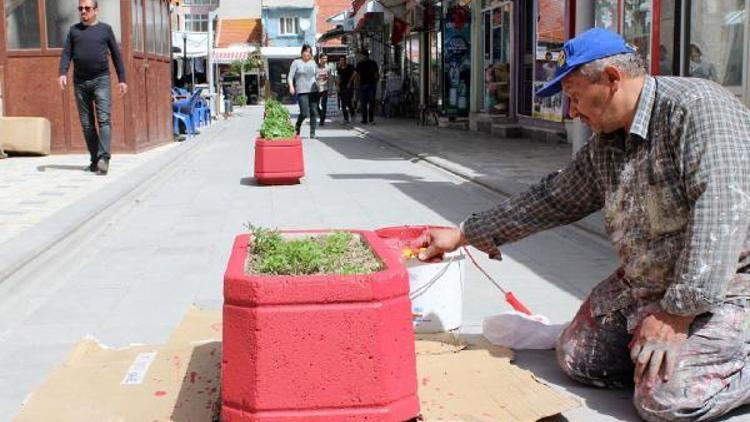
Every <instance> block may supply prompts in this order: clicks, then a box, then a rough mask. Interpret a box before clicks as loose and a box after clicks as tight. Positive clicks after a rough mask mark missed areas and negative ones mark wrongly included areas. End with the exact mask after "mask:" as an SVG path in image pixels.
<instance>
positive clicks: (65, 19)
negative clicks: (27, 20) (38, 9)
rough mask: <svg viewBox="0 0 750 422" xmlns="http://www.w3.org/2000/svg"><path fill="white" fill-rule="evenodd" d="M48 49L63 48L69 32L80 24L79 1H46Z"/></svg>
mask: <svg viewBox="0 0 750 422" xmlns="http://www.w3.org/2000/svg"><path fill="white" fill-rule="evenodd" d="M44 6H45V10H46V12H47V47H49V48H63V47H64V46H65V38H66V37H67V36H68V30H69V29H70V27H71V26H72V25H75V24H76V23H77V22H79V20H80V18H79V13H78V0H46V2H45V5H44Z"/></svg>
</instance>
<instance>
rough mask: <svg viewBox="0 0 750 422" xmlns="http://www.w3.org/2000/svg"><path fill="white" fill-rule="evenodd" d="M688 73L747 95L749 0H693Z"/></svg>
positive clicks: (687, 49) (687, 56)
mask: <svg viewBox="0 0 750 422" xmlns="http://www.w3.org/2000/svg"><path fill="white" fill-rule="evenodd" d="M690 16H691V22H690V42H689V43H688V45H686V46H685V49H686V52H685V57H686V61H687V64H686V66H685V67H686V70H687V76H692V77H696V78H704V79H710V80H712V81H715V82H718V83H720V84H722V85H724V86H725V87H727V88H728V89H730V90H731V91H732V92H734V93H735V94H736V95H737V96H739V97H744V93H745V92H744V88H743V87H744V84H745V80H744V78H745V74H746V70H745V68H744V63H745V60H746V59H747V54H748V51H747V46H746V45H745V30H746V29H745V28H746V25H747V13H746V4H745V0H733V1H722V2H717V1H712V0H695V1H693V2H692V8H691V15H690Z"/></svg>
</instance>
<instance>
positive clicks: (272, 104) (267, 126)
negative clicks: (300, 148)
mask: <svg viewBox="0 0 750 422" xmlns="http://www.w3.org/2000/svg"><path fill="white" fill-rule="evenodd" d="M264 115H265V117H264V119H263V125H261V127H260V137H261V138H263V139H266V140H270V139H289V138H292V137H294V125H292V121H291V116H290V115H289V110H288V109H287V108H286V107H284V106H283V105H281V103H279V102H278V101H275V100H269V101H268V102H266V106H265V113H264Z"/></svg>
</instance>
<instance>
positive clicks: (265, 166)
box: [255, 136, 305, 185]
mask: <svg viewBox="0 0 750 422" xmlns="http://www.w3.org/2000/svg"><path fill="white" fill-rule="evenodd" d="M304 176H305V163H304V160H303V158H302V140H301V139H300V137H299V136H295V137H294V138H290V139H274V140H272V141H270V140H266V139H263V138H260V137H258V138H257V139H255V180H256V181H257V182H258V183H259V184H262V185H290V184H295V183H299V179H301V178H302V177H304Z"/></svg>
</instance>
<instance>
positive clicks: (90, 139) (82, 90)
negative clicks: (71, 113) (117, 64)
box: [74, 75, 112, 163]
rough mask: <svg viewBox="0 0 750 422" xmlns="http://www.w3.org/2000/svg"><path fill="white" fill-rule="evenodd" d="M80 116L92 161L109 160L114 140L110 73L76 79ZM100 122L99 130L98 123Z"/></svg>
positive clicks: (75, 86) (75, 85)
mask: <svg viewBox="0 0 750 422" xmlns="http://www.w3.org/2000/svg"><path fill="white" fill-rule="evenodd" d="M74 88H75V94H76V104H77V105H78V116H79V117H80V119H81V127H82V128H83V136H84V137H85V138H86V147H87V148H88V150H89V155H90V156H91V162H92V163H96V162H97V160H99V159H100V158H103V159H105V160H109V158H110V145H111V141H112V126H111V124H110V120H109V116H110V111H111V109H112V91H111V90H110V86H109V75H105V76H100V77H98V78H94V79H89V80H87V81H76V82H75V84H74ZM97 122H98V123H99V131H98V132H97V130H96V123H97Z"/></svg>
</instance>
